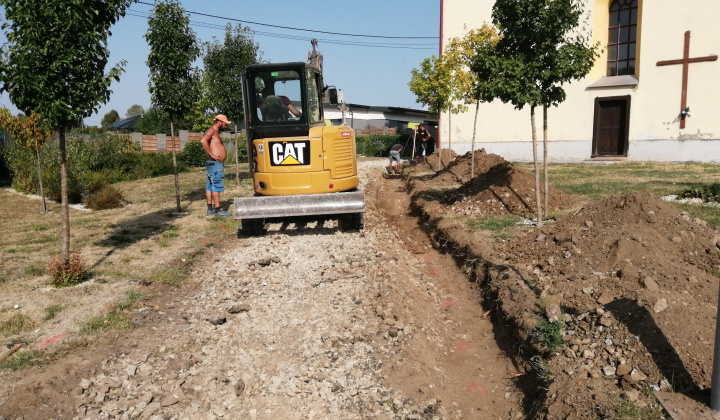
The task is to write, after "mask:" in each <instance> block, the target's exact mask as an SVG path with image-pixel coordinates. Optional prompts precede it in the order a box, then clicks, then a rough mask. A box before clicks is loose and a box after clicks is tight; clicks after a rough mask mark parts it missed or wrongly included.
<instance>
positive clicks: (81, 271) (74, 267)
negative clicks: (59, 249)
mask: <svg viewBox="0 0 720 420" xmlns="http://www.w3.org/2000/svg"><path fill="white" fill-rule="evenodd" d="M48 272H49V273H50V277H51V278H52V283H53V286H55V287H66V286H75V285H77V284H80V283H81V282H82V281H83V280H85V279H86V278H87V276H88V272H87V270H86V268H85V264H84V263H83V261H82V258H81V257H80V254H79V253H78V252H73V253H71V254H70V260H69V261H68V262H67V263H65V262H64V261H63V259H62V257H60V256H59V257H57V258H55V259H53V260H52V261H50V264H48Z"/></svg>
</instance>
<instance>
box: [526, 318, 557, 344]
mask: <svg viewBox="0 0 720 420" xmlns="http://www.w3.org/2000/svg"><path fill="white" fill-rule="evenodd" d="M564 328H565V323H564V322H562V321H555V322H550V321H548V320H546V319H543V320H542V321H540V323H538V325H537V326H535V328H533V329H532V330H531V331H530V333H529V335H530V337H531V338H532V339H533V340H534V341H536V342H538V343H540V345H541V346H542V347H543V348H544V349H545V350H547V351H550V352H555V351H557V350H559V349H561V348H562V347H564V346H565V342H564V341H563V339H562V330H563V329H564Z"/></svg>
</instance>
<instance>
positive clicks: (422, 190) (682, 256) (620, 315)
mask: <svg viewBox="0 0 720 420" xmlns="http://www.w3.org/2000/svg"><path fill="white" fill-rule="evenodd" d="M474 158H475V159H476V162H475V168H476V173H477V175H476V176H475V177H473V178H472V179H468V180H467V181H465V182H463V179H466V178H467V177H468V176H469V175H468V174H469V169H468V168H469V161H470V160H469V159H470V155H469V154H467V155H465V156H462V157H460V158H458V159H456V160H455V161H454V162H453V163H452V164H451V165H449V166H448V167H447V168H446V169H445V170H443V171H440V172H439V173H438V174H437V175H436V176H435V177H432V178H429V179H428V178H425V179H417V180H414V179H409V180H408V186H409V187H410V189H411V190H412V191H413V192H414V198H415V204H416V208H417V209H418V210H420V211H421V212H422V218H423V220H424V223H425V225H426V226H432V227H434V228H435V229H437V232H436V233H434V237H435V238H436V239H437V240H438V242H440V243H442V244H444V246H445V247H446V248H447V250H448V251H449V252H452V253H453V254H455V255H456V256H457V258H459V259H460V260H459V261H460V262H461V264H464V265H465V266H467V267H475V269H473V270H474V271H472V270H471V271H469V272H474V273H476V276H477V277H476V279H477V280H478V281H479V282H480V284H481V287H482V289H483V291H484V296H485V297H484V300H485V304H486V305H487V306H488V307H489V308H491V309H493V314H494V316H496V317H497V318H496V322H498V323H499V324H502V326H503V327H502V328H503V329H509V330H511V331H513V334H514V336H515V341H516V342H515V343H514V344H513V347H514V348H515V353H516V354H517V355H520V356H521V357H522V358H523V359H524V360H525V363H526V364H525V371H526V374H528V375H533V376H534V377H535V378H536V379H535V380H536V381H538V382H537V383H538V388H537V392H538V394H537V395H536V396H534V397H533V396H530V395H531V394H532V392H530V393H529V401H528V403H527V405H528V407H527V409H528V412H529V413H533V415H536V416H538V417H540V418H546V419H580V418H605V417H608V416H610V417H612V416H613V415H619V411H618V410H621V409H620V408H618V407H619V405H620V404H622V402H623V401H625V403H626V404H631V405H634V406H636V408H638V409H640V410H647V411H646V412H648V413H650V412H657V410H658V407H657V402H656V401H655V400H654V399H653V398H652V397H650V396H649V393H648V390H650V389H654V390H659V389H672V390H674V391H676V392H685V393H691V394H695V395H696V396H698V395H702V396H701V397H700V398H706V397H707V395H706V394H707V393H708V390H709V387H710V385H711V375H712V366H713V337H714V334H715V323H716V314H717V310H718V307H717V305H718V288H719V280H718V277H716V276H717V273H720V251H719V250H718V246H717V242H718V240H717V238H718V237H720V235H718V234H717V232H715V231H714V230H713V229H711V228H710V227H708V225H707V224H706V223H705V222H704V221H702V220H699V219H694V218H691V217H690V216H689V215H688V214H687V213H686V212H682V211H680V210H679V209H677V208H676V207H674V206H673V205H671V204H669V203H667V202H665V201H663V200H662V199H660V198H659V197H657V196H655V195H653V194H651V193H649V192H646V191H640V192H634V193H631V194H628V195H625V196H616V197H612V198H610V199H608V200H604V201H600V202H593V203H588V204H585V205H584V206H583V207H580V208H578V209H577V211H575V212H574V213H571V214H568V215H567V216H565V217H563V218H561V219H560V221H558V222H557V223H549V224H546V225H545V226H542V227H539V228H536V229H534V230H533V231H532V232H531V233H529V234H527V236H524V237H520V238H517V239H514V240H511V241H508V242H503V241H499V242H496V243H494V244H493V245H492V246H489V245H488V244H487V243H484V242H483V241H480V240H477V238H479V237H480V236H478V235H477V234H474V233H473V232H472V231H467V229H457V228H455V225H454V224H452V223H449V220H450V219H451V218H452V217H453V216H455V215H466V216H475V215H488V214H507V213H512V214H527V213H532V209H534V206H535V191H534V179H533V177H532V176H531V175H529V174H526V173H523V172H521V171H519V170H516V169H515V168H513V166H512V165H511V164H509V163H508V162H506V161H504V160H503V159H502V158H500V157H499V156H496V155H488V154H486V153H485V151H484V150H480V151H477V152H476V153H475V156H474ZM461 182H462V184H461V185H458V184H460V183H461ZM452 184H454V187H453V186H452ZM438 190H439V191H442V192H440V193H438ZM549 202H550V207H551V208H569V207H570V206H572V205H573V204H572V203H573V198H572V197H569V196H567V195H564V194H562V193H559V192H557V191H554V190H551V194H550V197H549ZM444 219H448V222H447V223H446V222H445V221H444ZM455 224H457V223H455ZM473 238H475V239H473ZM478 261H482V262H478ZM653 418H654V417H653Z"/></svg>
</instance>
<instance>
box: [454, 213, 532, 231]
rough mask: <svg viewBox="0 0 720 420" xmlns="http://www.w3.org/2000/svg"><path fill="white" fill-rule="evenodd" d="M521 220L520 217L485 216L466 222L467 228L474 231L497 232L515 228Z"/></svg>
mask: <svg viewBox="0 0 720 420" xmlns="http://www.w3.org/2000/svg"><path fill="white" fill-rule="evenodd" d="M520 220H522V218H521V217H520V216H514V215H510V216H487V217H474V218H471V219H468V220H467V222H466V223H467V226H468V227H469V228H470V229H474V230H479V229H480V230H489V231H492V232H499V231H502V230H503V229H505V228H507V227H510V226H515V225H516V224H517V223H518V222H519V221H520Z"/></svg>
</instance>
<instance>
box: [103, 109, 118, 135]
mask: <svg viewBox="0 0 720 420" xmlns="http://www.w3.org/2000/svg"><path fill="white" fill-rule="evenodd" d="M118 121H120V114H118V112H117V111H115V110H114V109H111V110H110V111H108V112H107V113H106V114H105V115H104V116H103V118H102V121H100V127H102V128H104V129H105V130H109V129H110V126H111V125H112V124H113V123H116V122H118Z"/></svg>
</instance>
